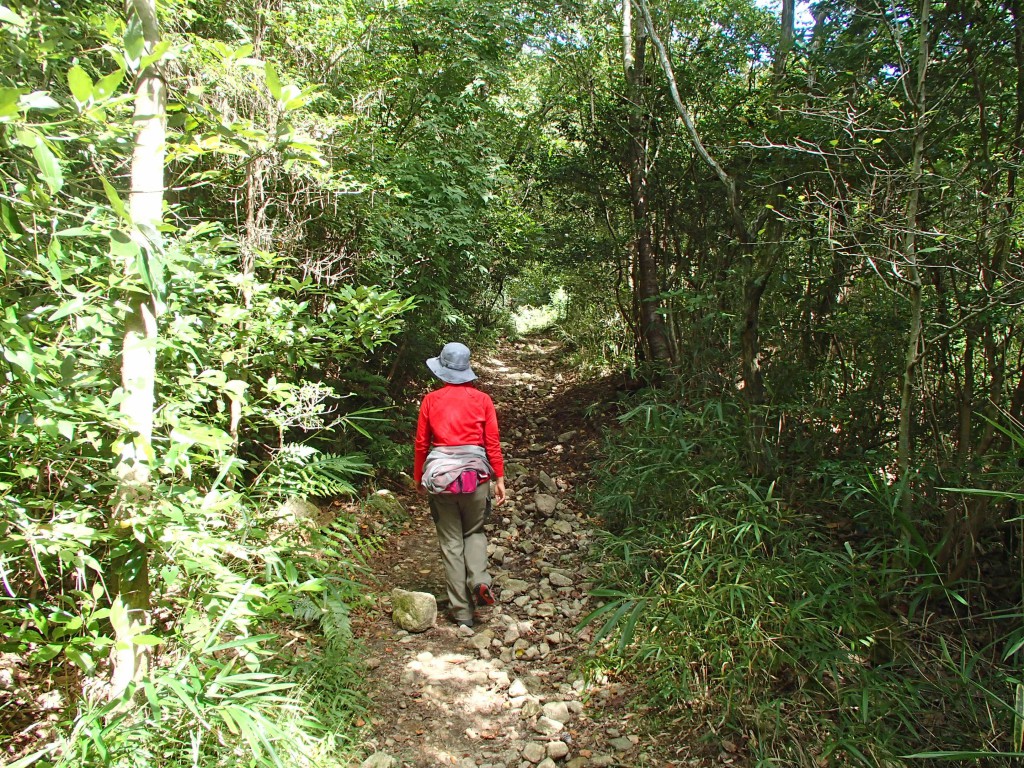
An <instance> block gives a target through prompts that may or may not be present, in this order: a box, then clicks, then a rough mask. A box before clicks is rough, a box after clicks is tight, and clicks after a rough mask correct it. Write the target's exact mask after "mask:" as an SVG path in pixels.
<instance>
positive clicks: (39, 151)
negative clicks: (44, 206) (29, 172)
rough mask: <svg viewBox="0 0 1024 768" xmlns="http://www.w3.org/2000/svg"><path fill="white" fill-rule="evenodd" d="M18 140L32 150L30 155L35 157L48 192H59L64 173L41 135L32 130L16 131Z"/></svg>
mask: <svg viewBox="0 0 1024 768" xmlns="http://www.w3.org/2000/svg"><path fill="white" fill-rule="evenodd" d="M18 142H19V143H20V144H22V145H23V146H26V147H29V148H30V149H31V150H32V157H34V158H35V161H36V165H37V166H39V171H40V172H41V173H42V176H43V180H44V181H45V182H46V185H47V186H48V187H49V188H50V192H51V193H56V192H59V191H60V189H61V187H63V186H64V175H63V174H62V173H61V170H60V163H59V162H58V161H57V157H56V155H54V154H53V152H51V151H50V148H49V147H48V146H46V143H45V142H44V141H43V139H42V137H41V136H39V134H37V133H35V132H33V131H18Z"/></svg>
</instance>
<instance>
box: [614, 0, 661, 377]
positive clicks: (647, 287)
mask: <svg viewBox="0 0 1024 768" xmlns="http://www.w3.org/2000/svg"><path fill="white" fill-rule="evenodd" d="M646 48H647V35H646V34H645V31H644V27H643V25H641V26H638V27H635V28H634V26H633V13H632V5H631V2H630V0H624V1H623V4H622V68H623V71H624V74H625V80H626V98H627V99H628V100H629V102H630V104H629V120H628V125H629V138H628V141H629V154H628V159H627V164H628V173H629V194H630V202H631V204H632V208H633V228H634V248H635V250H636V263H637V272H638V278H639V279H638V281H637V286H636V288H637V292H638V297H637V298H638V299H639V304H640V307H639V309H640V324H641V327H642V328H643V334H644V344H645V346H646V348H647V359H648V360H649V361H650V362H651V363H653V364H654V365H659V364H663V363H667V362H669V361H670V360H671V351H670V350H669V345H668V337H667V336H666V334H665V321H664V318H663V317H662V315H661V312H660V309H661V305H660V299H659V296H660V294H661V287H660V285H659V283H658V259H657V255H656V254H655V251H654V244H653V242H652V240H651V221H650V212H649V204H648V195H649V189H648V178H647V177H648V167H647V155H648V153H647V137H646V128H645V125H644V116H643V114H642V111H641V96H642V94H641V91H642V80H643V72H644V58H645V53H646Z"/></svg>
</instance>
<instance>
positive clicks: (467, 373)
mask: <svg viewBox="0 0 1024 768" xmlns="http://www.w3.org/2000/svg"><path fill="white" fill-rule="evenodd" d="M427 368H429V369H430V371H431V372H432V373H433V374H434V375H435V376H437V378H439V379H440V380H441V381H446V382H448V383H449V384H465V383H466V382H467V381H473V379H475V378H476V374H475V373H473V369H472V368H470V367H469V347H467V346H466V345H465V344H459V342H457V341H452V342H450V343H448V344H445V345H444V349H442V350H441V354H440V355H438V356H437V357H432V358H430V359H429V360H427Z"/></svg>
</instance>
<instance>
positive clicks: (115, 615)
mask: <svg viewBox="0 0 1024 768" xmlns="http://www.w3.org/2000/svg"><path fill="white" fill-rule="evenodd" d="M110 626H111V627H113V628H114V633H115V634H117V635H122V634H127V633H128V630H129V629H130V621H129V619H128V610H127V609H126V608H125V607H124V603H123V602H121V596H120V595H118V596H117V597H115V598H114V601H113V602H112V603H111V604H110Z"/></svg>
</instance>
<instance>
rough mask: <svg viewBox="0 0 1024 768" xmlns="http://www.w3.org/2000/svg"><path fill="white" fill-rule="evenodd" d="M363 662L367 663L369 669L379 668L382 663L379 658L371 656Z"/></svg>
mask: <svg viewBox="0 0 1024 768" xmlns="http://www.w3.org/2000/svg"><path fill="white" fill-rule="evenodd" d="M363 664H365V665H366V668H367V669H377V667H379V666H380V665H381V660H380V659H378V658H373V657H371V658H369V659H367V660H366V661H364V662H363Z"/></svg>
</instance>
